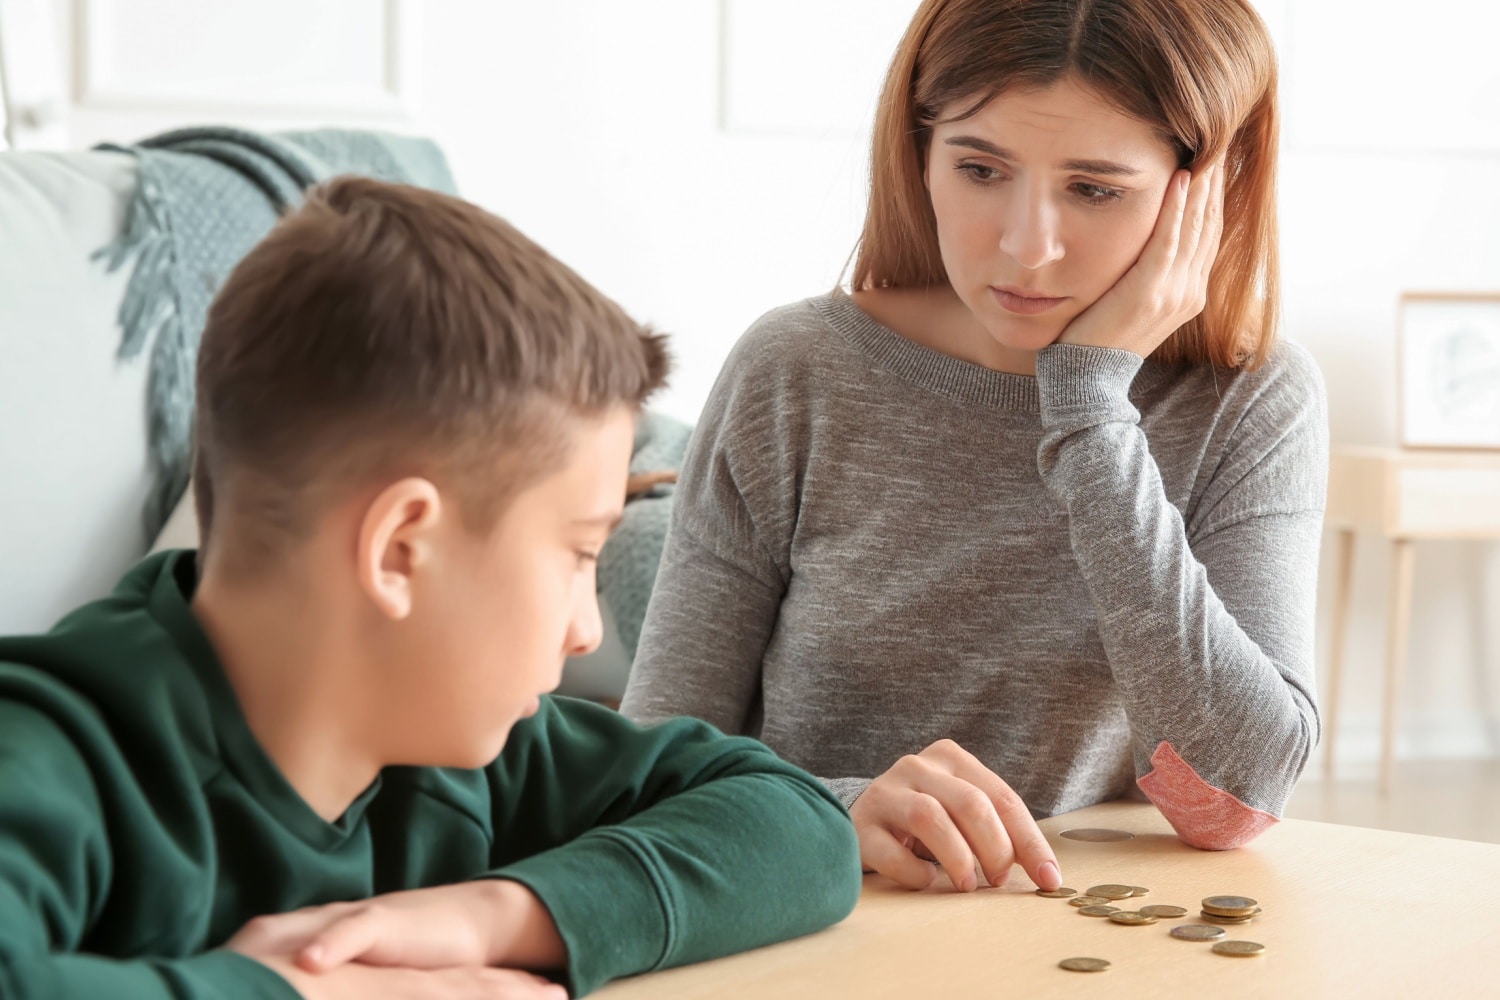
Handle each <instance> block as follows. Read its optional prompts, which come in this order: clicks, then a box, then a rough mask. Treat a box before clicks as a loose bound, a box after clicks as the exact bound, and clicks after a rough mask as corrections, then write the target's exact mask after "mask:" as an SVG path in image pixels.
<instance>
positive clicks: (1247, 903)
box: [1199, 896, 1260, 926]
mask: <svg viewBox="0 0 1500 1000" xmlns="http://www.w3.org/2000/svg"><path fill="white" fill-rule="evenodd" d="M1259 913H1260V906H1259V904H1257V903H1256V902H1255V900H1253V899H1251V898H1250V897H1248V896H1209V897H1208V898H1207V899H1205V900H1204V901H1203V912H1202V913H1200V914H1199V916H1200V917H1202V918H1203V919H1204V920H1207V921H1208V922H1209V923H1211V924H1229V925H1231V926H1233V925H1236V924H1248V923H1249V922H1250V921H1252V920H1254V919H1255V918H1256V916H1257V915H1258V914H1259Z"/></svg>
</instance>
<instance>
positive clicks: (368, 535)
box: [358, 477, 443, 621]
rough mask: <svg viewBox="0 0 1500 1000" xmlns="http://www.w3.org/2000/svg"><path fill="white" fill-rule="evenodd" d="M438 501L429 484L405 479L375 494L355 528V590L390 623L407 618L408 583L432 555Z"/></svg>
mask: <svg viewBox="0 0 1500 1000" xmlns="http://www.w3.org/2000/svg"><path fill="white" fill-rule="evenodd" d="M442 503H443V502H442V498H441V497H440V496H439V494H438V490H437V487H436V486H434V485H433V484H432V483H431V482H430V481H429V480H426V479H421V478H417V477H410V478H407V479H402V480H399V481H397V482H394V483H392V484H391V485H389V486H387V487H386V488H385V489H383V490H381V491H380V495H379V496H377V497H376V498H375V499H374V500H372V501H370V505H369V506H368V507H366V508H365V514H364V518H363V519H362V520H361V521H360V525H359V552H358V561H359V562H358V573H359V585H360V587H361V588H362V589H363V590H364V592H365V594H366V595H368V596H369V598H370V600H372V601H373V602H374V603H375V607H376V608H378V609H379V610H380V613H381V614H383V615H385V616H386V617H387V618H390V619H391V620H393V621H399V620H400V619H403V618H405V617H406V616H407V615H409V614H411V608H412V593H413V589H414V588H413V579H414V577H415V576H416V574H417V571H418V570H420V569H424V568H426V567H427V565H428V564H429V562H430V561H431V559H432V556H433V552H434V550H435V538H434V534H435V532H436V529H437V526H438V522H439V521H440V520H441V518H442V513H443V510H442Z"/></svg>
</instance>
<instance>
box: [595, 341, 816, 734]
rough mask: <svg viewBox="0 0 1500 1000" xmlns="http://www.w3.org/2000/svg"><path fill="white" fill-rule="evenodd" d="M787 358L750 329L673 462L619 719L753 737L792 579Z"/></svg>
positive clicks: (792, 464)
mask: <svg viewBox="0 0 1500 1000" xmlns="http://www.w3.org/2000/svg"><path fill="white" fill-rule="evenodd" d="M786 354H787V348H786V347H785V346H784V345H780V344H778V343H777V342H776V340H775V339H774V337H768V336H765V335H764V331H763V329H760V330H758V329H756V328H752V330H751V331H750V332H749V333H748V334H746V336H745V338H744V339H742V340H741V341H740V343H739V344H738V345H736V347H735V349H734V351H732V352H731V354H730V356H729V359H728V360H727V361H726V362H725V365H724V370H723V372H722V373H721V374H720V376H719V379H718V381H717V382H716V383H715V385H714V387H713V390H712V391H711V392H710V394H709V398H708V401H707V403H706V404H705V406H704V409H703V414H702V416H701V418H700V419H699V421H698V424H697V426H696V428H695V429H694V431H693V437H692V440H691V442H690V443H689V445H688V449H687V453H686V455H685V456H684V458H683V467H682V471H681V473H680V475H679V477H678V484H677V491H676V493H675V495H674V498H673V506H672V524H671V527H670V529H669V530H668V532H667V540H666V545H665V546H664V548H663V551H662V557H661V564H660V567H659V569H658V570H657V576H656V584H655V587H654V589H653V591H652V594H651V601H650V604H649V605H648V606H647V609H646V618H645V622H644V623H643V625H642V627H641V640H640V644H639V646H638V648H637V651H636V657H635V662H634V663H633V664H632V666H631V670H630V680H629V683H628V684H627V686H626V689H625V695H624V698H623V699H622V701H621V704H620V710H621V712H623V713H624V714H625V715H626V716H627V717H629V718H631V719H634V720H635V721H637V722H642V723H645V722H656V721H660V720H662V719H669V718H672V717H674V716H678V715H690V716H693V717H695V718H699V719H703V720H704V721H706V722H709V723H712V724H713V725H715V726H717V727H718V728H719V729H722V730H723V731H725V732H728V733H736V734H749V735H754V734H755V718H754V717H755V713H756V711H757V710H758V706H759V697H760V685H761V667H762V661H763V659H764V657H765V652H766V647H767V645H768V644H769V643H770V641H771V636H772V633H773V631H774V630H775V627H776V621H777V617H778V615H779V614H780V611H781V602H782V599H783V597H784V596H785V594H786V590H787V585H788V581H789V580H790V578H791V572H792V571H791V556H790V550H791V537H792V533H793V531H794V530H795V527H796V503H797V495H796V491H797V485H798V483H799V481H800V479H801V476H800V474H799V472H800V470H799V464H798V458H797V455H798V452H799V451H800V450H801V446H802V444H803V442H804V440H805V433H804V431H803V429H802V428H801V427H800V426H799V421H798V420H797V418H796V416H795V413H796V399H797V394H796V393H795V392H782V391H780V388H779V386H780V384H781V383H782V382H783V381H784V380H785V378H786V373H787V370H788V368H789V367H790V366H788V365H785V364H784V363H783V361H784V355H786Z"/></svg>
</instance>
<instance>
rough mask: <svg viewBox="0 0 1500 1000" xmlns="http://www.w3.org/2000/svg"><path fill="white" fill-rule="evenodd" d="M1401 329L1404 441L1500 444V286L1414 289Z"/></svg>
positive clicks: (1403, 304)
mask: <svg viewBox="0 0 1500 1000" xmlns="http://www.w3.org/2000/svg"><path fill="white" fill-rule="evenodd" d="M1397 330H1398V332H1397V349H1396V383H1397V393H1396V397H1397V415H1398V419H1397V424H1398V428H1399V434H1400V440H1401V444H1402V446H1403V447H1407V448H1457V449H1463V448H1481V449H1500V292H1473V293H1461V292H1407V293H1405V294H1403V295H1402V296H1401V300H1400V305H1399V322H1398V326H1397Z"/></svg>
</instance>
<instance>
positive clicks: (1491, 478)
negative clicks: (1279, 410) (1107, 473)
mask: <svg viewBox="0 0 1500 1000" xmlns="http://www.w3.org/2000/svg"><path fill="white" fill-rule="evenodd" d="M1324 520H1325V524H1326V525H1327V527H1328V529H1329V530H1334V531H1337V532H1338V556H1337V562H1336V566H1335V574H1336V575H1335V577H1334V586H1333V625H1332V627H1333V642H1332V643H1331V645H1330V653H1329V657H1328V701H1327V703H1326V704H1325V705H1324V706H1323V743H1324V751H1323V764H1324V767H1325V768H1326V769H1327V774H1328V777H1330V778H1332V777H1333V763H1334V748H1335V746H1336V745H1337V743H1338V731H1339V689H1340V687H1341V682H1342V677H1343V670H1344V649H1345V640H1346V639H1347V637H1348V632H1349V592H1350V589H1351V585H1352V583H1353V579H1354V533H1355V532H1356V531H1369V532H1373V533H1375V534H1378V535H1381V536H1383V537H1385V538H1387V539H1389V540H1390V543H1391V563H1392V570H1391V578H1390V590H1389V594H1390V596H1389V598H1388V608H1387V611H1386V649H1385V655H1386V661H1385V697H1384V702H1383V707H1382V710H1381V726H1380V789H1381V791H1382V792H1389V791H1390V785H1391V764H1392V762H1393V760H1394V758H1395V747H1396V702H1397V701H1398V700H1399V698H1400V693H1401V681H1402V675H1403V674H1404V673H1405V672H1406V659H1407V645H1408V643H1409V641H1410V631H1411V597H1412V576H1413V571H1414V569H1415V565H1416V550H1415V549H1414V548H1413V547H1412V544H1413V542H1414V541H1416V540H1418V539H1424V538H1447V539H1471V540H1480V541H1496V540H1500V452H1494V451H1490V452H1483V451H1434V450H1414V449H1402V448H1374V447H1364V446H1346V447H1341V448H1335V449H1334V450H1333V453H1332V455H1331V456H1330V460H1329V468H1328V509H1327V515H1326V517H1325V519H1324ZM1496 995H1497V996H1500V989H1497V990H1496Z"/></svg>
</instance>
